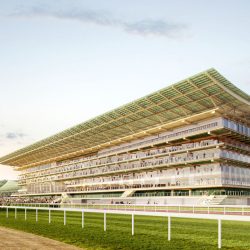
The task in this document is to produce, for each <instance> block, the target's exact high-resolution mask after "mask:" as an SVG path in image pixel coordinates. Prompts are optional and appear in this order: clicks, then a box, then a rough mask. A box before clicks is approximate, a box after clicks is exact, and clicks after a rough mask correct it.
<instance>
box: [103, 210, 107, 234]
mask: <svg viewBox="0 0 250 250" xmlns="http://www.w3.org/2000/svg"><path fill="white" fill-rule="evenodd" d="M103 219H104V231H105V232H106V230H107V224H106V222H107V218H106V212H104V218H103Z"/></svg>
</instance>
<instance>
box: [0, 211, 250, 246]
mask: <svg viewBox="0 0 250 250" xmlns="http://www.w3.org/2000/svg"><path fill="white" fill-rule="evenodd" d="M84 221H85V227H84V228H82V226H81V213H80V212H79V213H78V212H67V225H65V226H64V225H63V212H59V211H52V212H51V224H49V223H48V212H46V211H39V213H38V222H36V215H35V211H34V210H28V212H27V220H26V221H25V220H24V210H18V212H17V219H15V217H14V211H13V210H9V218H6V212H5V209H2V210H0V226H5V227H10V228H14V229H18V230H23V231H26V232H31V233H34V234H39V235H43V236H45V237H48V238H52V239H56V240H60V241H63V242H66V243H69V244H73V245H76V246H79V247H83V248H85V249H88V250H93V249H98V250H101V249H105V250H109V249H110V250H111V249H112V250H118V249H124V250H125V249H126V250H133V249H134V250H142V249H147V250H151V249H152V250H160V249H162V250H163V249H164V250H165V249H171V250H175V249H176V250H177V249H181V250H188V249H190V250H191V249H192V250H193V249H198V250H203V249H204V250H205V249H217V221H213V220H198V219H179V218H172V220H171V222H172V223H171V225H172V234H171V241H170V242H169V241H168V240H167V218H166V217H148V216H135V235H134V236H132V235H131V216H128V215H111V214H107V231H106V232H104V231H103V214H97V213H85V220H84ZM222 248H223V249H235V250H240V249H245V250H246V249H247V250H249V249H250V223H249V222H229V221H223V222H222Z"/></svg>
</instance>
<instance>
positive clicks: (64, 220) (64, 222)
mask: <svg viewBox="0 0 250 250" xmlns="http://www.w3.org/2000/svg"><path fill="white" fill-rule="evenodd" d="M63 214H64V216H63V217H64V219H63V224H64V226H65V225H66V222H67V221H66V220H67V218H66V210H64V212H63Z"/></svg>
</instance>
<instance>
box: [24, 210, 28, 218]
mask: <svg viewBox="0 0 250 250" xmlns="http://www.w3.org/2000/svg"><path fill="white" fill-rule="evenodd" d="M24 219H25V220H27V208H25V209H24Z"/></svg>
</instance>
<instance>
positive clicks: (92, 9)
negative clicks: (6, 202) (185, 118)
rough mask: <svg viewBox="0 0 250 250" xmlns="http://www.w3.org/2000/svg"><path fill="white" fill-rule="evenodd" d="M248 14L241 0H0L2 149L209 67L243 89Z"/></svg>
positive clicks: (249, 76) (249, 68) (1, 170)
mask: <svg viewBox="0 0 250 250" xmlns="http://www.w3.org/2000/svg"><path fill="white" fill-rule="evenodd" d="M249 13H250V1H248V0H245V1H244V0H238V1H230V0H220V1H218V0H210V1H205V0H204V1H203V0H189V1H183V0H176V1H170V0H154V1H152V0H126V1H121V0H106V1H101V0H90V1H87V0H55V1H50V0H42V1H41V0H25V1H24V0H23V1H21V0H8V1H6V0H0V156H3V155H6V154H8V153H11V152H13V151H15V150H17V149H20V148H22V147H24V146H27V145H29V144H31V143H33V142H36V141H38V140H40V139H43V138H45V137H48V136H50V135H53V134H55V133H57V132H60V131H62V130H64V129H66V128H69V127H72V126H74V125H76V124H79V123H81V122H84V121H86V120H88V119H90V118H93V117H95V116H97V115H100V114H102V113H104V112H106V111H109V110H111V109H113V108H116V107H118V106H120V105H123V104H126V103H128V102H130V101H133V100H135V99H137V98H139V97H142V96H144V95H146V94H149V93H151V92H153V91H156V90H158V89H161V88H163V87H166V86H168V85H170V84H173V83H175V82H177V81H180V80H182V79H185V78H187V77H189V76H191V75H193V74H196V73H199V72H201V71H204V70H206V69H209V68H212V67H213V68H215V69H217V70H218V71H219V72H220V73H221V74H223V75H224V76H225V77H226V78H227V79H229V80H230V81H231V82H232V83H233V84H235V85H237V86H238V87H239V88H240V89H242V90H243V91H245V92H247V93H250V32H249V30H250V15H249ZM16 177H17V173H16V172H14V171H13V170H12V169H11V168H9V167H6V166H1V165H0V179H5V178H7V179H16Z"/></svg>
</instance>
